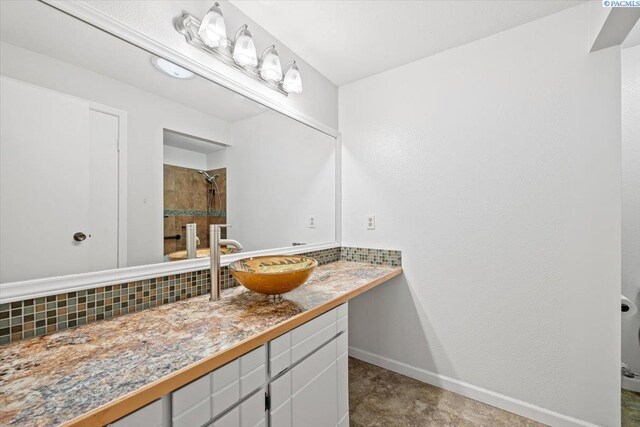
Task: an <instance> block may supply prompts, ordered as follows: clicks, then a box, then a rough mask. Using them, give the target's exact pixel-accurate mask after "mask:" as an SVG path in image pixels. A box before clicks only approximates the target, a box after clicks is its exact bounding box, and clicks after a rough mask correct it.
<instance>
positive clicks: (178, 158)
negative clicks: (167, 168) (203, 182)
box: [162, 145, 209, 170]
mask: <svg viewBox="0 0 640 427" xmlns="http://www.w3.org/2000/svg"><path fill="white" fill-rule="evenodd" d="M162 151H163V163H164V164H167V165H173V166H180V167H183V168H191V169H200V170H209V168H208V167H207V154H206V153H199V152H197V151H191V150H187V149H184V148H178V147H172V146H171V145H165V146H163V148H162Z"/></svg>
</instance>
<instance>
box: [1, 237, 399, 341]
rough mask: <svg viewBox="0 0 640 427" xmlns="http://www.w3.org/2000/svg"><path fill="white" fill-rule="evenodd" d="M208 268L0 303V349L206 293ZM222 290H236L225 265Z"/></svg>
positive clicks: (330, 257)
mask: <svg viewBox="0 0 640 427" xmlns="http://www.w3.org/2000/svg"><path fill="white" fill-rule="evenodd" d="M302 255H305V256H309V257H312V258H315V259H316V260H317V261H318V264H320V265H323V264H328V263H331V262H335V261H338V260H342V261H354V262H365V263H369V264H377V265H392V266H401V265H402V257H401V252H400V251H392V250H384V249H367V248H353V247H342V248H339V247H338V248H332V249H323V250H319V251H312V252H306V253H303V254H302ZM209 275H210V273H209V270H208V269H206V270H200V271H193V272H189V273H182V274H178V275H173V276H163V277H156V278H153V279H147V280H139V281H135V282H130V283H122V284H117V285H110V286H103V287H99V288H95V289H87V290H82V291H77V292H68V293H64V294H58V295H50V296H47V297H41V298H34V299H28V300H23V301H16V302H12V303H6V304H0V345H1V344H7V343H10V342H13V341H18V340H22V339H25V338H31V337H34V336H39V335H45V334H49V333H52V332H56V331H61V330H64V329H67V328H72V327H75V326H80V325H84V324H86V323H91V322H96V321H98V320H103V319H108V318H110V317H116V316H121V315H123V314H127V313H132V312H135V311H140V310H144V309H147V308H150V307H155V306H158V305H162V304H169V303H172V302H175V301H180V300H184V299H187V298H192V297H196V296H199V295H203V294H206V293H208V292H209ZM220 283H221V287H222V289H229V288H232V287H234V286H237V285H238V283H237V282H236V281H235V280H234V279H233V277H232V276H231V274H230V273H229V269H228V268H227V267H222V268H221V270H220Z"/></svg>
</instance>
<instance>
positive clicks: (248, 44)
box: [233, 25, 258, 67]
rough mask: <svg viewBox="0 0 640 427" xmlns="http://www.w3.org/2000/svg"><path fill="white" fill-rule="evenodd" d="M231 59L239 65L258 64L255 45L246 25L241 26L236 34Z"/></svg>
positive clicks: (252, 65) (253, 65)
mask: <svg viewBox="0 0 640 427" xmlns="http://www.w3.org/2000/svg"><path fill="white" fill-rule="evenodd" d="M233 60H234V61H236V64H238V65H240V66H241V67H246V66H251V67H255V66H256V65H258V56H257V54H256V45H255V44H254V43H253V38H252V37H251V33H250V32H249V30H248V29H247V26H246V25H245V26H244V27H241V28H240V30H238V33H237V34H236V39H235V41H234V43H233Z"/></svg>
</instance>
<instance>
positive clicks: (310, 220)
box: [309, 215, 316, 228]
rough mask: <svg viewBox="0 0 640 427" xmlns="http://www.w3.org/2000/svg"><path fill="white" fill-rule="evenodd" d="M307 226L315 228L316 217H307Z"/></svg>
mask: <svg viewBox="0 0 640 427" xmlns="http://www.w3.org/2000/svg"><path fill="white" fill-rule="evenodd" d="M309 228H316V217H315V216H313V215H311V216H310V217H309Z"/></svg>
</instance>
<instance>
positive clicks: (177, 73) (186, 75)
mask: <svg viewBox="0 0 640 427" xmlns="http://www.w3.org/2000/svg"><path fill="white" fill-rule="evenodd" d="M151 63H152V64H153V66H154V67H155V68H156V70H158V71H160V72H162V73H164V74H168V75H170V76H171V77H175V78H176V79H190V78H191V77H193V76H194V74H193V73H192V72H191V71H189V70H187V69H185V68H182V67H180V66H178V65H176V64H174V63H173V62H170V61H167V60H166V59H164V58H160V57H157V56H154V57H152V58H151Z"/></svg>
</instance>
